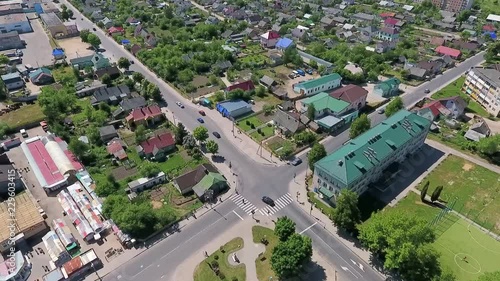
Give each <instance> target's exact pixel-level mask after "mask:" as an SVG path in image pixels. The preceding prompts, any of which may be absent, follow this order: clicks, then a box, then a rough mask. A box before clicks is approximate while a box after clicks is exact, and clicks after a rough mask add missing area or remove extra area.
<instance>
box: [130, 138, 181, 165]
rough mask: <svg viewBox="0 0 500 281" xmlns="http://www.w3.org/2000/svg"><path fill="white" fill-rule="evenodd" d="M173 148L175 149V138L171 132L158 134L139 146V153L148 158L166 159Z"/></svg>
mask: <svg viewBox="0 0 500 281" xmlns="http://www.w3.org/2000/svg"><path fill="white" fill-rule="evenodd" d="M173 150H175V139H174V137H173V136H172V134H171V133H163V134H161V135H156V136H154V137H152V138H149V139H147V140H145V141H143V142H142V143H141V144H140V145H138V146H137V152H138V153H139V155H140V156H141V157H146V158H148V159H153V158H154V159H157V160H159V159H164V158H165V156H166V155H167V154H168V153H169V152H172V151H173Z"/></svg>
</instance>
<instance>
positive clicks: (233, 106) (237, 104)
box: [219, 100, 250, 112]
mask: <svg viewBox="0 0 500 281" xmlns="http://www.w3.org/2000/svg"><path fill="white" fill-rule="evenodd" d="M219 105H221V106H222V107H224V108H225V109H226V110H227V111H229V112H232V111H235V110H238V109H240V108H246V107H250V105H249V104H248V103H247V102H245V101H242V100H236V101H226V102H221V103H219Z"/></svg>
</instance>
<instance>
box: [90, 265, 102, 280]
mask: <svg viewBox="0 0 500 281" xmlns="http://www.w3.org/2000/svg"><path fill="white" fill-rule="evenodd" d="M90 267H92V269H93V270H94V272H95V275H97V278H99V281H102V278H101V276H99V274H97V270H96V269H95V267H94V263H90Z"/></svg>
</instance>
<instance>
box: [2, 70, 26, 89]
mask: <svg viewBox="0 0 500 281" xmlns="http://www.w3.org/2000/svg"><path fill="white" fill-rule="evenodd" d="M1 77H2V81H3V83H4V84H5V87H6V88H7V90H9V91H11V90H16V89H19V88H23V87H24V80H23V78H22V77H21V75H19V72H14V73H8V74H5V75H2V76H1Z"/></svg>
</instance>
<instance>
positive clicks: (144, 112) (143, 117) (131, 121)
mask: <svg viewBox="0 0 500 281" xmlns="http://www.w3.org/2000/svg"><path fill="white" fill-rule="evenodd" d="M164 118H165V116H164V115H163V112H161V109H160V107H159V106H158V105H150V106H147V107H143V108H135V109H133V110H132V112H130V114H129V115H128V116H127V117H126V118H125V119H126V120H127V124H128V126H129V128H137V126H139V125H144V126H146V127H148V126H151V125H154V124H157V123H159V122H161V121H163V119H164Z"/></svg>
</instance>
